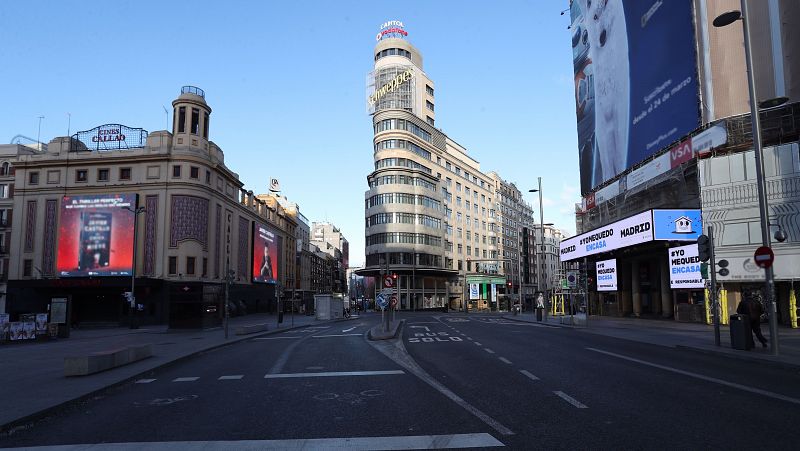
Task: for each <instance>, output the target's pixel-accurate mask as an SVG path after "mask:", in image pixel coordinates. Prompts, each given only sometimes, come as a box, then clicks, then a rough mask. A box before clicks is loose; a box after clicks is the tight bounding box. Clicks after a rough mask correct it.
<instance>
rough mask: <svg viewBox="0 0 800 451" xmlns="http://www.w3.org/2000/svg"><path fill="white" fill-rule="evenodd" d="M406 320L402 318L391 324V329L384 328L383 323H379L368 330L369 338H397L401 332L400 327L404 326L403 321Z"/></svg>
mask: <svg viewBox="0 0 800 451" xmlns="http://www.w3.org/2000/svg"><path fill="white" fill-rule="evenodd" d="M405 322H406V320H404V319H401V320H400V321H397V322H396V323H394V324H389V330H388V331H384V330H383V324H378V325H377V326H373V327H372V329H370V330H369V332H367V338H369V339H370V340H373V341H374V340H390V339H392V338H397V336H398V335H399V334H400V329H401V328H402V327H403V323H405Z"/></svg>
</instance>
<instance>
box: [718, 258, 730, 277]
mask: <svg viewBox="0 0 800 451" xmlns="http://www.w3.org/2000/svg"><path fill="white" fill-rule="evenodd" d="M728 264H729V263H728V260H724V259H723V260H720V261H718V262H717V266H719V268H720V269H719V271H717V274H719V275H720V276H723V277H725V276H727V275H728V274H730V273H731V271H730V270H729V269H728Z"/></svg>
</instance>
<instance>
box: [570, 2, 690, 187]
mask: <svg viewBox="0 0 800 451" xmlns="http://www.w3.org/2000/svg"><path fill="white" fill-rule="evenodd" d="M570 15H571V18H572V25H571V26H570V31H571V32H572V59H573V65H574V75H575V109H576V115H577V123H578V151H579V156H580V158H579V159H580V172H581V192H582V193H586V192H589V191H590V190H592V189H593V188H595V187H596V186H598V185H600V184H602V183H604V182H605V181H607V180H610V179H612V178H614V177H615V176H617V175H618V174H620V173H622V172H624V171H625V170H627V169H628V168H631V167H633V166H635V165H636V164H638V163H641V162H642V161H644V160H645V159H647V158H648V157H650V156H651V155H653V154H655V153H657V152H658V151H659V150H661V149H663V148H665V147H666V146H668V145H669V144H671V143H673V142H675V141H676V140H678V139H680V138H681V137H682V136H685V135H686V134H688V133H689V132H691V131H692V130H694V129H695V128H697V126H698V125H699V124H700V108H699V89H698V76H697V63H696V55H697V52H696V51H695V39H694V24H693V12H692V1H691V0H671V1H669V2H665V1H663V0H601V1H591V0H575V1H573V2H572V3H571V6H570Z"/></svg>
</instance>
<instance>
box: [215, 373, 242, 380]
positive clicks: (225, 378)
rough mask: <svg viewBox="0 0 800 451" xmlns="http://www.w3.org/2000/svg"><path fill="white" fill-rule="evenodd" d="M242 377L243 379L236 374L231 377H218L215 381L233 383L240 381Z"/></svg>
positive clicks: (240, 375)
mask: <svg viewBox="0 0 800 451" xmlns="http://www.w3.org/2000/svg"><path fill="white" fill-rule="evenodd" d="M243 377H244V375H243V374H236V375H233V376H220V377H219V378H218V379H217V380H218V381H234V380H239V379H241V378H243Z"/></svg>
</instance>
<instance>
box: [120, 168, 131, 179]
mask: <svg viewBox="0 0 800 451" xmlns="http://www.w3.org/2000/svg"><path fill="white" fill-rule="evenodd" d="M119 179H120V180H130V179H131V168H119Z"/></svg>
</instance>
